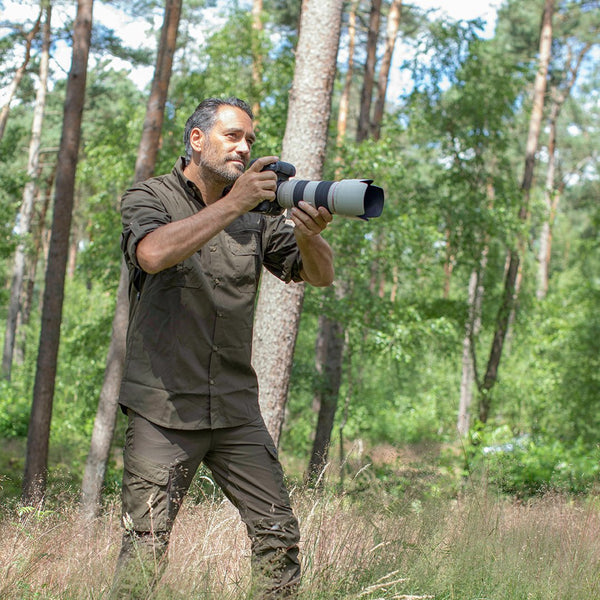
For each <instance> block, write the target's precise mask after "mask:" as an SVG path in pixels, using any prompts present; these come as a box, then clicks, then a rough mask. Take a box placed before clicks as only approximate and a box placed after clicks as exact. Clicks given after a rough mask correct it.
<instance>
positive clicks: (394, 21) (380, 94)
mask: <svg viewBox="0 0 600 600" xmlns="http://www.w3.org/2000/svg"><path fill="white" fill-rule="evenodd" d="M401 13H402V0H392V4H391V6H390V11H389V13H388V18H387V28H386V36H385V38H386V39H385V50H384V52H383V57H382V59H381V65H380V67H379V77H378V78H377V100H376V101H375V109H374V112H373V130H372V136H373V139H375V140H378V139H379V137H380V135H381V124H382V122H383V111H384V109H385V97H386V96H387V89H388V79H389V76H390V66H391V64H392V57H393V55H394V48H395V47H396V38H397V37H398V29H399V27H400V16H401Z"/></svg>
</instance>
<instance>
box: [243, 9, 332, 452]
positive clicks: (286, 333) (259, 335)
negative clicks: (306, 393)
mask: <svg viewBox="0 0 600 600" xmlns="http://www.w3.org/2000/svg"><path fill="white" fill-rule="evenodd" d="M342 4H343V3H342V0H330V1H329V2H322V1H321V0H304V1H303V3H302V13H301V26H300V35H299V38H298V46H297V48H296V67H295V71H294V81H293V83H292V89H291V92H290V103H289V109H288V115H289V116H288V120H287V125H286V130H285V135H284V138H283V145H282V156H283V158H284V160H286V161H289V162H291V163H292V164H294V165H295V166H296V169H297V175H298V178H300V179H313V180H318V179H320V178H321V174H322V169H323V163H324V160H325V149H326V145H327V130H328V125H329V117H330V114H331V96H332V92H333V82H334V77H335V70H336V58H337V49H338V41H339V36H340V28H341V16H342ZM303 298H304V285H303V284H300V285H294V284H290V285H286V284H284V283H282V282H280V281H279V280H275V279H274V278H273V277H272V276H267V275H265V277H264V278H263V281H262V284H261V290H260V294H259V298H258V303H257V307H256V316H255V329H254V348H253V356H252V362H253V365H254V368H255V369H256V372H257V375H258V381H259V385H260V396H259V399H260V406H261V410H262V411H263V416H264V418H265V422H266V424H267V428H268V429H269V431H270V433H271V435H272V436H273V439H274V441H275V443H276V444H277V443H278V442H279V436H280V433H281V428H282V425H283V417H284V413H285V405H286V402H287V392H288V387H289V377H290V373H291V368H292V358H293V353H294V347H295V344H296V336H297V333H298V326H299V321H300V312H301V307H302V300H303Z"/></svg>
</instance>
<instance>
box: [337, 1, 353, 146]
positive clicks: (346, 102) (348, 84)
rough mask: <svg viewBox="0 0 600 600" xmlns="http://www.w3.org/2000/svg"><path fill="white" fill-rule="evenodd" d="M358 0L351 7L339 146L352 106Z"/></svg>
mask: <svg viewBox="0 0 600 600" xmlns="http://www.w3.org/2000/svg"><path fill="white" fill-rule="evenodd" d="M357 7H358V0H354V1H353V2H352V5H351V7H350V14H349V15H348V65H347V67H346V76H345V78H344V89H343V90H342V95H341V97H340V107H339V110H338V122H337V123H338V124H337V137H336V145H337V147H338V148H340V147H341V146H342V144H343V143H344V139H345V137H346V131H347V129H348V107H349V106H350V90H351V89H352V76H353V74H354V49H355V47H356V9H357Z"/></svg>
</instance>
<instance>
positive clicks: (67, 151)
mask: <svg viewBox="0 0 600 600" xmlns="http://www.w3.org/2000/svg"><path fill="white" fill-rule="evenodd" d="M92 7H93V0H79V2H78V4H77V16H76V18H75V23H74V27H73V55H72V62H71V69H70V71H69V77H68V81H67V93H66V98H65V103H64V113H63V129H62V136H61V141H60V149H59V153H58V171H57V174H56V187H55V194H54V214H53V219H52V235H51V238H50V249H49V255H48V267H47V269H46V278H45V289H44V305H43V312H42V329H41V335H40V344H39V350H38V360H37V367H36V375H35V384H34V390H33V402H32V407H31V418H30V423H29V432H28V435H27V452H26V459H25V474H24V477H23V489H22V500H23V502H24V503H26V504H35V503H39V502H41V501H42V499H43V496H44V493H45V490H46V481H47V469H48V444H49V439H50V422H51V419H52V402H53V397H54V385H55V379H56V361H57V356H58V347H59V343H60V325H61V320H62V307H63V299H64V284H65V272H66V266H67V257H68V250H69V233H70V229H71V219H72V211H73V198H74V188H75V169H76V167H77V155H78V152H79V142H80V138H81V119H82V113H83V105H84V99H85V84H86V77H87V62H88V56H89V49H90V38H91V33H92Z"/></svg>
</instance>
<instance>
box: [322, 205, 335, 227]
mask: <svg viewBox="0 0 600 600" xmlns="http://www.w3.org/2000/svg"><path fill="white" fill-rule="evenodd" d="M319 215H321V217H323V220H324V221H325V222H326V223H331V221H333V215H332V214H331V213H330V212H329V211H328V210H327V209H326V208H325V207H324V206H319Z"/></svg>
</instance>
